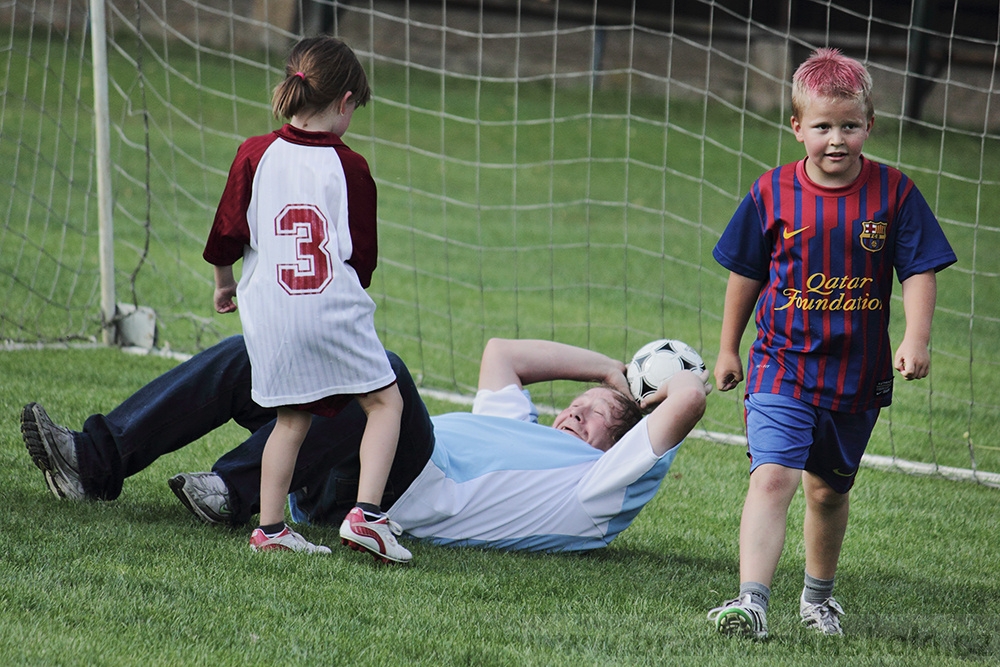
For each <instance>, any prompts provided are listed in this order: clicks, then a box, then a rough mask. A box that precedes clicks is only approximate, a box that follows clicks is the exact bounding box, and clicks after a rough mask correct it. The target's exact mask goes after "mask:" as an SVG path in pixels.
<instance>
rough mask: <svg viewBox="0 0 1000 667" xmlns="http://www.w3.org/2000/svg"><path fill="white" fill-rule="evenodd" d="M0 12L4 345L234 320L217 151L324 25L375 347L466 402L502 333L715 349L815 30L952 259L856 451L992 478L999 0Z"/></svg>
mask: <svg viewBox="0 0 1000 667" xmlns="http://www.w3.org/2000/svg"><path fill="white" fill-rule="evenodd" d="M95 18H96V19H97V20H96V21H95V20H94V19H95ZM101 18H103V20H101ZM0 27H2V29H3V37H2V38H0V48H2V50H3V54H2V58H0V86H2V102H0V175H2V179H3V181H4V183H5V185H6V186H9V187H8V188H7V189H5V192H7V193H9V194H8V196H7V197H6V201H4V200H3V199H0V206H2V207H3V208H4V215H3V217H2V219H0V291H2V293H3V303H2V306H0V340H2V341H6V342H7V345H13V344H37V343H50V342H63V343H65V342H70V343H72V342H75V341H84V342H85V341H100V340H102V339H103V338H106V335H105V334H106V332H109V331H110V332H114V331H115V330H116V327H117V325H119V324H120V323H121V322H123V321H125V320H126V319H128V318H129V317H130V316H133V315H135V314H137V313H139V312H140V311H142V310H143V309H148V311H149V312H151V313H154V314H155V323H156V340H155V343H156V345H157V346H159V347H160V348H167V347H169V348H172V349H174V350H179V351H183V352H194V351H196V350H197V349H200V348H203V347H207V346H208V345H211V344H212V343H214V342H216V341H217V340H219V339H220V338H221V337H223V336H226V335H229V334H232V333H236V332H238V331H239V330H240V326H239V319H238V317H236V316H235V315H229V316H220V315H216V314H215V313H214V312H213V310H212V300H211V296H212V284H213V283H212V272H211V267H209V266H208V265H207V264H206V263H205V262H204V261H203V260H202V259H201V251H202V249H203V247H204V242H205V239H206V235H207V231H208V228H209V226H210V224H211V220H212V217H213V214H214V210H215V206H216V204H217V203H218V200H219V196H220V194H221V192H222V187H223V185H224V183H225V178H226V174H227V171H228V168H229V165H230V163H231V161H232V158H233V155H234V152H235V150H236V147H237V146H238V145H239V143H240V142H241V141H242V140H243V139H244V138H246V137H248V136H251V135H256V134H264V133H266V132H268V131H269V130H271V129H273V128H274V127H276V126H277V124H278V121H276V120H275V119H274V118H273V117H272V116H271V113H270V104H269V102H270V94H271V91H272V89H273V88H274V86H275V85H276V83H277V82H278V81H280V80H281V78H282V77H283V73H282V72H283V65H284V59H285V57H286V56H287V54H288V51H289V49H290V47H291V45H292V44H293V43H294V42H295V41H296V40H297V39H298V38H300V37H302V36H303V35H312V34H317V33H321V32H325V33H330V34H334V35H337V36H339V37H341V38H343V39H344V40H345V41H347V42H348V43H349V44H350V45H351V46H352V47H353V48H354V50H355V51H356V52H357V54H358V55H359V57H360V59H361V61H362V63H363V64H364V66H365V68H366V70H367V72H368V75H369V78H370V81H371V84H372V88H373V91H374V98H373V100H372V102H371V103H370V104H369V105H367V106H366V107H364V108H363V109H359V110H358V111H357V112H356V113H355V114H354V120H353V121H352V124H351V127H350V129H349V131H348V133H347V135H346V137H345V139H346V141H347V143H348V144H349V145H350V146H351V147H352V148H354V149H355V150H356V151H358V152H359V153H361V154H362V155H364V156H365V157H366V158H367V159H368V161H369V164H370V166H371V169H372V173H373V174H374V176H375V179H376V182H377V184H378V188H379V224H380V228H379V239H380V257H379V268H378V270H377V271H376V274H375V280H374V282H373V284H372V287H371V289H370V293H371V295H372V296H373V298H375V300H376V302H377V304H378V311H377V316H376V317H377V325H378V328H379V332H380V335H381V336H382V340H383V342H384V344H385V345H386V347H388V348H390V349H393V350H395V351H397V352H399V353H400V354H401V355H402V356H403V357H404V358H405V359H406V360H407V361H408V364H409V365H410V367H411V369H412V370H413V372H414V375H415V376H418V377H419V378H420V381H421V383H422V384H423V385H424V386H425V387H427V388H430V389H440V390H445V391H454V392H459V393H465V394H468V393H470V392H471V390H472V389H473V388H474V387H475V384H476V377H477V367H478V359H479V355H480V353H481V351H482V348H483V346H484V344H485V343H486V341H487V340H488V339H489V338H490V337H493V336H503V337H522V338H524V337H531V338H546V339H555V340H560V341H564V342H568V343H573V344H578V345H582V346H587V347H591V348H595V349H598V350H601V351H603V352H605V353H607V354H609V355H612V356H615V357H618V358H621V359H623V360H627V359H628V358H629V357H630V356H631V353H632V352H634V351H635V350H636V349H638V348H639V347H640V346H641V345H642V344H644V343H646V342H647V341H649V340H651V339H654V338H660V337H669V338H679V339H682V340H684V341H686V342H688V343H689V344H691V345H692V346H693V347H695V348H697V349H698V350H700V351H701V353H702V354H703V356H704V357H705V359H706V361H707V362H708V364H709V365H710V366H711V364H712V362H713V361H714V359H715V354H716V351H717V350H718V341H719V329H720V324H721V314H722V304H723V296H724V292H725V285H726V278H727V274H726V272H725V271H724V270H723V269H722V268H721V267H720V266H719V265H717V264H716V263H715V261H714V260H713V259H712V256H711V250H712V248H713V246H714V244H715V242H716V241H717V240H718V238H719V235H720V233H721V231H722V229H723V228H724V227H725V225H726V223H727V222H728V220H729V218H730V217H731V215H732V213H733V211H734V209H735V207H736V206H737V204H738V203H739V201H740V200H741V199H742V197H743V196H744V194H745V193H746V191H747V190H748V188H749V187H750V185H751V183H752V182H753V180H754V179H755V178H756V177H758V176H759V175H760V174H761V173H763V172H764V171H765V170H767V169H769V168H771V167H773V166H775V165H777V164H779V163H783V162H789V161H792V160H795V159H799V158H801V157H802V155H803V154H804V153H803V149H802V147H801V145H800V144H798V143H797V142H796V141H795V138H794V136H793V134H792V133H791V131H790V128H789V123H788V118H789V116H790V114H791V112H790V101H789V90H790V79H791V75H792V72H793V70H794V67H795V66H796V65H797V63H798V62H800V61H801V60H803V59H804V58H805V57H807V56H808V54H809V53H810V52H811V51H812V50H813V49H815V48H817V47H821V46H833V47H838V48H840V49H841V50H843V51H844V52H845V53H847V54H848V55H851V56H853V57H856V58H858V59H859V60H861V61H863V62H864V63H865V64H866V65H867V66H868V68H869V70H870V71H871V74H872V77H873V79H874V81H875V104H876V114H877V122H876V124H875V128H874V131H873V134H872V137H871V138H870V139H869V140H868V142H867V143H866V146H865V152H866V154H867V155H868V156H869V157H871V158H874V159H876V160H879V161H882V162H885V163H888V164H890V165H892V166H895V167H898V168H900V169H902V170H903V171H904V172H906V173H907V174H908V175H909V176H910V177H911V178H912V179H913V180H914V181H915V182H916V184H917V186H918V187H919V188H920V190H921V192H922V193H923V194H924V196H925V198H926V199H927V200H928V202H929V203H930V205H931V207H932V208H933V209H934V211H935V213H936V214H937V216H938V217H939V219H940V221H941V223H942V225H943V227H944V229H945V232H946V234H947V235H948V237H949V240H950V241H951V243H952V245H953V246H954V248H955V250H956V252H957V254H958V257H959V262H958V264H957V265H956V266H954V267H952V268H950V269H948V270H947V271H945V272H943V273H941V274H940V275H939V277H938V290H939V294H938V302H937V310H936V314H935V319H934V329H933V340H932V368H933V371H932V373H931V376H930V377H929V378H928V379H926V380H923V381H920V382H912V383H905V382H902V381H897V383H896V393H895V398H894V404H893V406H892V407H891V408H890V409H887V410H886V411H885V412H884V413H883V417H882V419H881V420H880V423H879V426H878V428H877V431H876V434H875V436H874V438H873V442H872V445H871V447H870V449H869V451H870V453H871V454H872V460H876V459H879V457H881V459H879V460H882V461H885V462H887V465H892V466H908V467H910V468H911V469H913V470H915V471H917V472H933V473H936V474H952V473H953V472H954V474H956V475H960V476H972V477H976V478H978V479H980V481H984V480H985V481H986V482H987V483H989V482H990V481H991V480H993V481H995V480H996V479H997V478H996V475H997V474H998V473H1000V448H998V445H997V440H996V437H995V434H996V433H997V432H998V428H1000V389H998V388H997V383H996V382H995V381H994V378H995V377H996V375H997V374H998V370H1000V357H998V355H997V352H996V348H995V347H994V345H995V344H996V343H997V341H1000V234H998V232H1000V225H998V224H997V220H1000V95H998V81H997V73H998V68H997V63H998V49H1000V38H998V31H1000V20H998V6H997V3H996V2H995V0H976V1H973V0H957V1H956V2H952V3H937V2H928V1H926V0H913V2H912V3H908V2H890V1H888V0H883V1H877V0H876V1H873V0H864V1H862V0H857V1H855V0H837V1H835V2H830V1H828V0H823V1H822V2H820V1H818V0H815V1H813V0H803V1H801V2H779V3H765V2H752V0H717V1H711V0H690V1H689V2H672V1H659V0H618V1H612V0H601V1H600V2H598V1H597V0H575V1H570V0H518V1H510V2H503V1H499V0H477V1H460V0H447V1H446V0H433V1H430V0H429V1H426V2H418V1H416V0H409V1H404V0H352V1H350V2H339V1H335V0H316V1H307V0H225V1H223V0H205V1H202V2H198V1H195V0H174V1H171V2H166V1H163V2H148V1H147V0H135V1H128V0H113V1H111V2H106V3H104V2H102V1H101V0H91V2H89V3H86V2H83V1H82V0H47V1H45V2H42V1H30V0H13V1H11V0H8V1H7V2H3V3H2V4H0ZM95 90H96V91H97V94H96V95H95ZM102 91H106V94H105V93H103V92H102ZM95 118H96V123H95ZM103 118H106V120H102V119H103ZM95 128H96V129H95ZM102 230H103V231H102ZM980 250H983V252H979V251H980ZM102 268H103V270H102ZM899 295H900V290H899V289H898V286H897V288H896V290H895V296H894V298H893V302H892V304H891V306H892V312H893V328H892V338H893V341H894V343H897V344H898V342H899V341H900V340H901V337H902V331H903V318H902V302H901V300H900V296H899ZM752 329H753V327H752V326H751V327H749V328H748V332H747V337H746V338H745V340H744V346H743V347H744V354H745V349H746V347H747V345H748V344H749V341H750V340H751V338H752V334H753V331H752ZM570 390H571V388H568V387H567V388H563V387H562V386H561V385H558V384H556V385H553V386H552V388H551V389H546V390H545V392H548V398H550V399H551V401H552V402H554V403H559V402H560V401H562V400H563V399H564V398H565V396H564V394H565V393H566V392H568V391H570ZM737 393H738V392H731V393H729V394H714V395H713V396H712V397H711V399H710V406H709V411H708V414H707V415H706V418H705V420H704V422H703V425H704V427H705V429H706V432H707V433H708V434H710V435H712V437H720V438H722V437H735V438H739V436H740V435H741V433H742V427H741V411H740V402H739V397H738V396H737V395H736V394H737ZM540 398H541V399H542V400H543V401H544V400H546V395H545V394H544V393H543V395H542V396H541V397H540ZM991 476H992V477H991Z"/></svg>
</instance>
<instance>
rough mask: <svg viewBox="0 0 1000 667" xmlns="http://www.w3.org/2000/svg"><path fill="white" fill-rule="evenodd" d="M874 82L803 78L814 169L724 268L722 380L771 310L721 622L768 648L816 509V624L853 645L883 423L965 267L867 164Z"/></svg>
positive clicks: (748, 402) (915, 195)
mask: <svg viewBox="0 0 1000 667" xmlns="http://www.w3.org/2000/svg"><path fill="white" fill-rule="evenodd" d="M871 89H872V80H871V77H870V75H869V74H868V72H867V70H866V69H865V68H864V66H863V65H862V64H861V63H859V62H857V61H856V60H853V59H851V58H848V57H846V56H844V55H843V54H842V53H841V52H840V51H838V50H836V49H828V48H827V49H819V50H818V51H816V52H815V53H813V54H812V56H811V57H810V58H809V59H808V60H806V61H805V62H804V63H802V64H801V65H800V66H799V68H798V69H797V70H796V72H795V75H794V77H793V79H792V114H793V115H792V117H791V126H792V130H793V131H794V132H795V138H796V139H797V140H798V141H799V142H801V143H802V144H803V145H804V146H805V149H806V156H805V158H804V159H802V160H800V161H798V162H795V163H792V164H787V165H783V166H781V167H777V168H775V169H772V170H771V171H769V172H767V173H766V174H764V175H763V176H761V177H760V178H759V179H758V180H757V181H756V182H755V183H754V185H753V187H752V188H751V190H750V192H749V193H748V194H747V196H746V197H745V198H744V200H743V202H742V203H741V204H740V206H739V208H738V209H737V211H736V213H735V214H734V215H733V218H732V220H731V221H730V222H729V224H728V226H727V228H726V230H725V232H724V233H723V234H722V236H721V238H720V239H719V242H718V244H717V245H716V247H715V249H714V251H713V254H714V256H715V258H716V260H717V261H718V262H719V263H720V264H722V265H723V266H724V267H725V268H727V269H729V271H730V276H729V282H728V285H727V288H726V300H725V309H724V313H723V319H722V333H721V339H720V349H719V357H718V362H717V364H716V367H715V381H716V384H717V386H718V387H719V389H720V390H722V391H729V390H731V389H733V388H735V387H736V386H737V385H738V384H739V383H740V382H741V381H743V379H744V366H743V364H742V362H741V357H740V349H739V346H740V340H741V338H742V336H743V331H744V329H745V328H746V325H747V322H748V321H749V318H750V315H751V314H752V313H754V311H755V309H756V317H755V322H756V325H757V337H756V340H755V341H754V343H753V345H752V346H751V349H750V353H749V359H748V363H747V366H746V390H745V397H744V398H745V402H744V409H745V416H746V430H747V444H748V456H749V457H750V473H751V474H750V483H749V488H748V490H747V496H746V500H745V503H744V506H743V514H742V518H741V522H740V540H739V543H740V588H739V594H738V596H737V597H736V598H735V599H733V600H730V601H728V602H726V603H725V604H723V605H722V606H719V607H716V608H714V609H712V610H711V611H710V612H709V614H708V617H709V620H711V621H713V622H714V623H715V627H716V629H717V630H718V631H719V632H720V633H723V634H727V635H741V636H748V637H752V638H755V639H764V638H765V637H767V608H768V603H769V601H770V596H771V589H770V587H771V582H772V579H773V577H774V573H775V570H776V569H777V565H778V559H779V558H780V556H781V551H782V548H783V547H784V541H785V524H786V520H787V517H788V507H789V505H790V503H791V501H792V498H793V497H794V495H795V493H796V491H797V489H798V486H799V482H800V480H801V483H802V486H803V489H804V492H805V500H806V512H805V520H804V522H803V533H804V538H805V552H806V553H805V582H804V587H803V591H802V594H801V596H800V598H799V610H800V615H801V618H802V622H803V623H804V624H806V625H807V626H808V627H811V628H814V629H816V630H818V631H819V632H821V633H823V634H827V635H840V634H843V630H842V628H841V625H840V616H841V614H843V609H842V607H841V606H840V604H839V603H838V602H837V601H836V600H835V599H834V597H833V584H834V576H835V574H836V569H837V564H838V561H839V558H840V552H841V547H842V545H843V542H844V534H845V532H846V529H847V518H848V497H849V492H850V489H851V487H852V486H853V485H854V481H855V476H856V474H857V472H858V468H859V466H860V464H861V457H862V454H863V453H864V451H865V448H866V446H867V444H868V440H869V438H870V436H871V432H872V429H873V428H874V426H875V422H876V420H877V419H878V415H879V410H880V409H881V408H882V407H884V406H887V405H889V403H890V402H891V399H892V386H893V368H894V367H895V369H896V370H897V371H899V373H900V374H901V375H902V377H903V378H904V379H905V380H917V379H920V378H923V377H925V376H926V375H927V373H928V372H929V370H930V353H929V350H928V344H929V341H930V334H931V319H932V316H933V313H934V305H935V301H936V296H937V283H936V277H935V274H936V272H937V271H940V270H941V269H944V268H945V267H947V266H949V265H950V264H952V263H954V262H955V261H956V257H955V254H954V252H953V251H952V249H951V246H950V245H949V244H948V241H947V239H945V236H944V233H943V232H942V230H941V227H940V225H939V224H938V221H937V219H936V218H935V217H934V214H933V213H932V212H931V210H930V207H929V206H928V205H927V203H926V202H925V201H924V198H923V197H922V196H921V194H920V192H919V191H918V190H917V188H916V186H915V185H914V184H913V182H912V181H911V180H910V179H909V178H907V177H906V176H905V175H904V174H903V173H901V172H900V171H898V170H897V169H893V168H892V167H889V166H886V165H883V164H879V163H876V162H873V161H871V160H869V159H867V158H865V157H864V156H863V155H862V152H861V151H862V148H863V146H864V143H865V140H866V139H867V138H868V135H869V133H870V132H871V129H872V126H873V124H874V122H875V113H874V107H873V104H872V98H871ZM893 272H895V274H896V277H897V279H898V280H899V282H900V283H901V284H902V293H903V311H904V314H905V317H906V329H905V333H904V335H903V340H902V341H901V343H900V344H899V347H898V348H897V349H896V353H895V355H894V356H893V354H892V350H891V348H890V344H889V335H888V325H889V303H890V296H891V292H892V280H893Z"/></svg>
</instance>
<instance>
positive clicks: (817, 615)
mask: <svg viewBox="0 0 1000 667" xmlns="http://www.w3.org/2000/svg"><path fill="white" fill-rule="evenodd" d="M843 614H844V610H843V609H842V608H841V606H840V604H838V602H837V601H836V600H834V599H833V598H832V597H830V598H827V599H825V600H823V601H822V602H818V603H814V602H806V599H805V597H804V596H803V597H800V598H799V616H801V617H802V623H803V624H805V626H806V627H807V628H813V629H814V630H818V631H820V632H822V633H823V634H824V635H842V634H844V630H843V629H842V628H841V627H840V617H841V616H843Z"/></svg>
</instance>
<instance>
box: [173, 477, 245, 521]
mask: <svg viewBox="0 0 1000 667" xmlns="http://www.w3.org/2000/svg"><path fill="white" fill-rule="evenodd" d="M167 484H168V485H169V486H170V490H171V491H173V492H174V495H175V496H177V499H178V500H180V501H181V502H182V503H183V504H184V507H186V508H188V510H189V511H190V512H191V514H194V515H195V516H196V517H198V518H199V519H201V520H202V521H204V522H205V523H216V524H218V523H221V524H231V523H232V521H233V512H232V510H231V509H230V508H229V487H227V486H226V483H225V482H223V481H222V478H221V477H219V476H218V475H216V474H215V473H214V472H182V473H181V474H179V475H174V476H173V477H171V478H170V479H169V480H168V481H167Z"/></svg>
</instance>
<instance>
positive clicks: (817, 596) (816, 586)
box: [802, 572, 834, 604]
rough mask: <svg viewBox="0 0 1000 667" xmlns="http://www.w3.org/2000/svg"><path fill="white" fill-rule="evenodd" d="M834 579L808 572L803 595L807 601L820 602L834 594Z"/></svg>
mask: <svg viewBox="0 0 1000 667" xmlns="http://www.w3.org/2000/svg"><path fill="white" fill-rule="evenodd" d="M833 581H834V580H833V579H817V578H816V577H813V576H810V574H809V573H808V572H806V578H805V585H804V586H803V588H802V597H803V599H804V600H805V601H806V602H811V603H813V604H818V603H820V602H822V601H823V600H826V599H827V598H829V597H831V596H832V595H833Z"/></svg>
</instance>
